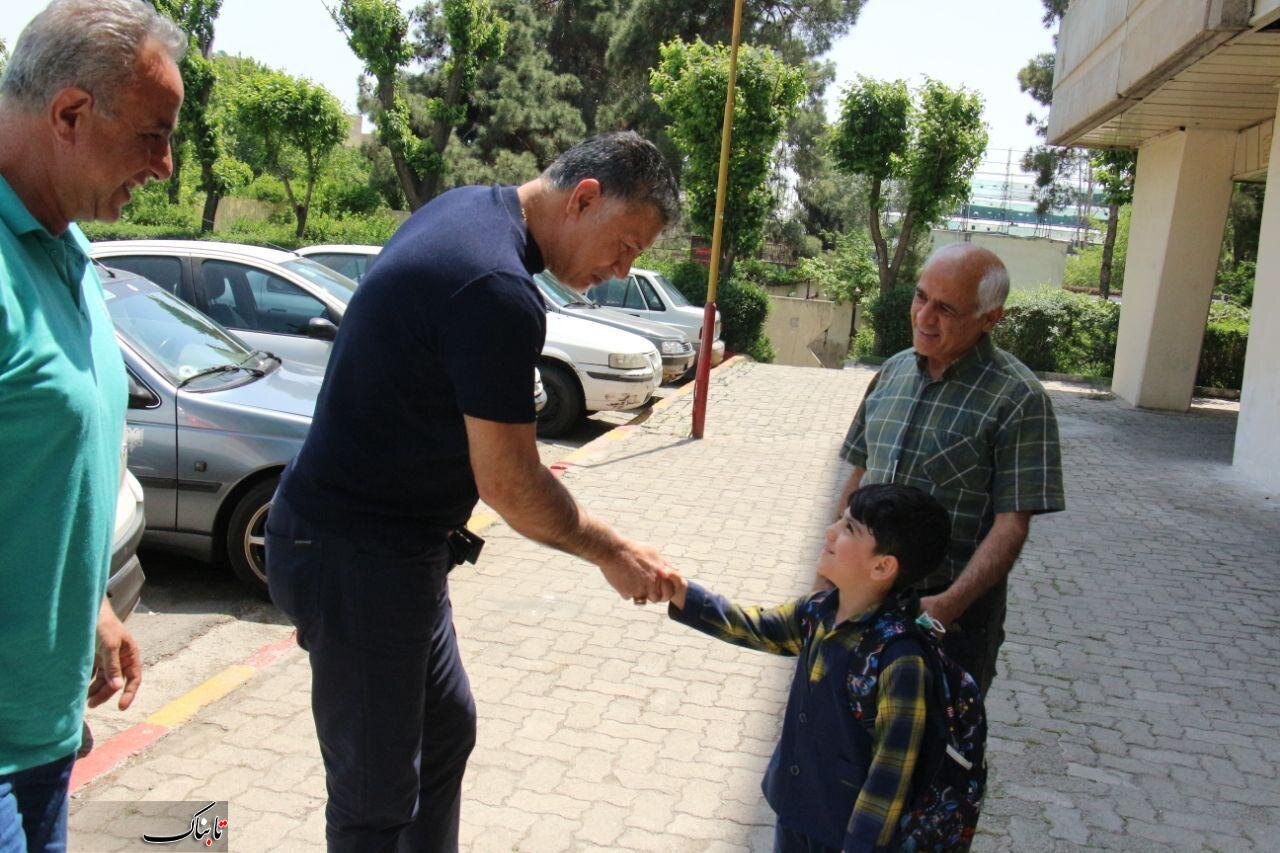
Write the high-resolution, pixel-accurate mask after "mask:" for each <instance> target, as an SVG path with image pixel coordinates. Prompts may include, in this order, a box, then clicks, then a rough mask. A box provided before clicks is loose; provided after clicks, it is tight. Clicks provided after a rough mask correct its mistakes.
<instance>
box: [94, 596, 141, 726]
mask: <svg viewBox="0 0 1280 853" xmlns="http://www.w3.org/2000/svg"><path fill="white" fill-rule="evenodd" d="M97 634H98V642H97V647H96V650H95V652H94V656H93V681H92V682H91V683H90V684H89V707H90V708H96V707H98V706H99V705H101V704H102V703H103V702H106V701H107V700H108V699H110V698H111V697H112V696H114V695H115V694H116V693H120V703H119V708H120V710H121V711H127V710H128V709H129V706H130V705H132V704H133V697H134V696H136V695H137V694H138V687H139V685H141V684H142V653H141V652H140V651H139V650H138V643H137V642H136V641H135V640H134V639H133V634H131V633H129V629H128V628H126V627H125V626H124V624H123V623H122V622H121V621H120V620H119V619H117V618H116V614H115V611H113V610H112V609H111V605H110V604H109V603H108V602H107V600H106V599H105V598H104V599H103V600H102V606H101V607H100V608H98V629H97ZM122 689H123V692H121V690H122Z"/></svg>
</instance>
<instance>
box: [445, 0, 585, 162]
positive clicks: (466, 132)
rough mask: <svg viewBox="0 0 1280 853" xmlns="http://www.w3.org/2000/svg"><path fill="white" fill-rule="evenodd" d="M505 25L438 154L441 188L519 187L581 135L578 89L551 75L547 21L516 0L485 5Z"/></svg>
mask: <svg viewBox="0 0 1280 853" xmlns="http://www.w3.org/2000/svg"><path fill="white" fill-rule="evenodd" d="M492 2H493V7H494V12H495V13H496V14H497V15H498V16H500V17H501V18H502V19H503V20H505V21H506V22H507V24H508V28H507V37H506V42H505V44H504V47H503V51H502V55H501V56H500V57H498V58H497V59H495V60H494V61H493V62H490V63H488V64H486V65H485V66H483V67H482V68H481V69H480V70H479V72H478V74H477V77H476V85H475V87H474V88H473V90H472V92H471V97H470V99H469V100H468V103H467V105H466V118H465V120H464V121H463V122H461V123H460V124H459V126H458V128H457V130H456V131H455V134H454V138H453V142H452V143H451V145H450V146H449V148H448V149H447V150H446V155H445V158H446V162H447V164H448V167H449V171H450V180H449V181H448V183H450V184H453V185H457V184H459V183H490V182H492V181H495V180H497V181H501V182H514V183H520V182H523V181H525V180H528V179H529V178H531V177H533V176H534V175H536V174H537V173H538V172H539V171H541V170H542V168H543V167H545V166H547V165H548V164H549V163H550V162H551V161H552V160H553V159H555V157H556V156H557V155H558V154H560V152H562V151H565V150H566V149H568V148H570V147H571V146H572V145H574V144H575V143H577V142H578V141H580V140H581V139H582V138H583V137H584V136H585V135H586V126H585V124H584V122H583V118H582V112H581V110H579V108H578V106H577V105H576V104H575V100H576V99H577V97H578V95H579V93H580V92H581V90H582V84H581V83H580V82H579V80H578V79H577V78H576V77H574V76H572V75H570V74H565V73H560V72H558V71H556V70H555V69H554V68H553V67H552V66H553V57H552V55H551V53H550V52H549V49H548V45H549V43H550V40H551V39H552V38H553V35H552V27H553V18H552V17H551V16H550V15H548V14H546V13H545V12H543V11H542V10H541V9H540V7H539V6H538V5H536V4H531V3H527V2H524V0H492Z"/></svg>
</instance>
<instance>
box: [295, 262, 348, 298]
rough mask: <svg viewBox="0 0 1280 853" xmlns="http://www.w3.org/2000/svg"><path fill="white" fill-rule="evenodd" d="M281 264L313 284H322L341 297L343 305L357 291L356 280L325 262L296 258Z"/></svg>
mask: <svg viewBox="0 0 1280 853" xmlns="http://www.w3.org/2000/svg"><path fill="white" fill-rule="evenodd" d="M280 266H282V267H284V268H285V269H287V270H289V271H290V272H296V273H297V274H298V275H300V276H302V277H303V278H305V279H306V280H307V281H309V282H311V283H312V284H318V285H320V286H321V287H323V288H324V289H325V290H327V291H329V292H330V293H332V294H333V295H334V296H336V297H337V298H338V299H341V300H342V304H343V305H346V304H347V303H348V302H350V301H351V297H352V295H353V294H354V293H355V292H356V283H355V282H354V281H352V280H351V279H349V278H347V277H346V276H345V275H343V274H342V273H340V272H334V271H333V270H331V269H329V268H328V267H326V266H325V265H324V264H318V263H316V262H315V261H313V260H311V259H309V258H296V259H294V260H291V261H285V262H284V263H282V264H281V265H280Z"/></svg>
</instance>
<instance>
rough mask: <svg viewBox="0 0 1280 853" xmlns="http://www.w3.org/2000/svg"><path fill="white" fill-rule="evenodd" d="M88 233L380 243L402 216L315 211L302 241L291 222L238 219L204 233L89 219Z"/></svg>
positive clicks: (290, 244)
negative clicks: (216, 229)
mask: <svg viewBox="0 0 1280 853" xmlns="http://www.w3.org/2000/svg"><path fill="white" fill-rule="evenodd" d="M82 227H83V228H84V233H85V235H86V236H87V237H88V238H89V239H90V240H94V241H100V240H217V241H222V242H227V243H246V244H250V245H255V246H273V247H277V248H281V249H296V248H298V247H299V246H309V245H312V244H314V243H360V244H367V245H373V246H381V245H382V244H383V243H385V242H387V240H389V239H391V235H392V234H394V233H395V230H396V228H398V227H400V219H399V217H397V216H396V215H395V214H393V213H390V212H388V211H382V212H379V213H374V214H369V215H367V216H352V217H345V218H336V217H332V216H327V215H325V214H323V213H317V212H314V211H313V212H312V214H311V215H310V216H309V217H308V218H307V230H306V233H305V235H304V236H303V238H302V239H301V240H299V239H298V237H297V236H295V234H294V226H293V224H292V223H291V222H290V223H273V222H251V221H247V220H237V221H234V222H232V223H231V224H230V225H229V226H227V227H226V228H225V229H223V230H221V231H214V232H212V233H208V234H203V233H201V232H200V224H199V222H195V223H187V224H172V225H140V224H137V223H135V222H112V223H104V222H88V223H85V224H84V225H83V226H82Z"/></svg>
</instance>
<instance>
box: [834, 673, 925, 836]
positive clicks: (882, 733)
mask: <svg viewBox="0 0 1280 853" xmlns="http://www.w3.org/2000/svg"><path fill="white" fill-rule="evenodd" d="M929 677H930V676H929V670H928V669H927V668H926V667H925V663H924V659H923V658H922V657H920V656H919V655H904V656H903V657H900V658H898V659H897V660H895V661H894V662H893V663H891V664H889V666H887V667H886V668H885V670H884V672H883V673H882V674H881V676H880V688H879V695H878V697H877V699H876V726H875V732H874V733H873V734H872V745H871V766H870V767H869V768H867V778H866V781H864V782H863V783H862V791H861V793H859V794H858V801H857V802H856V803H855V804H854V806H853V814H852V815H851V816H850V818H849V829H848V832H847V834H846V835H845V841H844V850H845V853H852V851H863V850H882V849H887V847H888V845H889V844H891V843H892V842H893V836H894V833H895V832H896V831H897V828H898V821H899V819H901V817H902V810H903V808H905V807H906V806H907V804H908V798H909V797H910V795H911V779H912V776H913V775H914V774H915V769H916V760H917V759H918V758H919V756H920V744H921V742H922V741H923V740H924V730H925V722H926V710H927V707H926V697H927V696H928V689H929V683H928V682H929Z"/></svg>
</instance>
